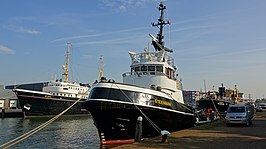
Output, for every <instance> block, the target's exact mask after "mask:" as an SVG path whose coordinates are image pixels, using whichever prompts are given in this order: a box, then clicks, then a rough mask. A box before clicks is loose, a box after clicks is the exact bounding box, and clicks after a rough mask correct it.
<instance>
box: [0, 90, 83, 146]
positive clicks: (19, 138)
mask: <svg viewBox="0 0 266 149" xmlns="http://www.w3.org/2000/svg"><path fill="white" fill-rule="evenodd" d="M85 93H86V92H85ZM85 93H84V94H85ZM81 99H82V98H79V99H78V100H76V101H75V102H74V103H73V104H72V105H71V106H69V107H68V108H67V109H65V110H64V111H63V112H61V113H59V114H58V115H56V116H54V117H53V118H51V119H50V120H48V121H46V122H45V123H43V124H42V125H40V126H38V127H36V128H34V129H32V130H31V131H29V132H27V133H24V134H22V135H21V136H19V137H17V138H15V139H13V140H11V141H9V142H7V143H5V144H2V145H1V146H0V148H3V149H7V148H10V147H11V146H13V145H15V144H17V143H19V142H21V141H23V140H25V139H27V138H28V137H30V136H32V135H33V134H35V133H37V132H38V131H40V130H42V129H43V128H45V127H47V126H48V125H49V124H51V123H52V122H54V121H55V120H57V119H58V118H59V117H60V116H62V115H63V114H64V113H66V112H67V111H68V110H69V109H71V108H72V107H73V106H74V105H76V104H77V103H78V102H79V101H80V100H81Z"/></svg>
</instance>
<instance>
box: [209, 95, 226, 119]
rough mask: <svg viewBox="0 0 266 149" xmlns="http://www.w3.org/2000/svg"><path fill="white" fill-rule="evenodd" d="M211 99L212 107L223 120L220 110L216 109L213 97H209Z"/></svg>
mask: <svg viewBox="0 0 266 149" xmlns="http://www.w3.org/2000/svg"><path fill="white" fill-rule="evenodd" d="M211 100H212V104H213V107H214V109H215V111H216V112H217V114H218V116H219V117H220V118H221V119H223V120H225V119H224V118H223V117H222V115H221V114H220V112H219V111H218V109H217V107H216V105H215V103H214V101H213V99H211Z"/></svg>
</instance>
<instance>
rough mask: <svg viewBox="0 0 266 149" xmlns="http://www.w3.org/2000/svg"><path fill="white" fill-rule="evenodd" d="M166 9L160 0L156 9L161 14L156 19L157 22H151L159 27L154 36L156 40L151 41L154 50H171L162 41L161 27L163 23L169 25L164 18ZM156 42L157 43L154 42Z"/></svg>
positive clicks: (168, 21)
mask: <svg viewBox="0 0 266 149" xmlns="http://www.w3.org/2000/svg"><path fill="white" fill-rule="evenodd" d="M165 9H166V6H165V5H164V4H163V2H162V1H161V3H160V4H159V7H158V10H159V11H160V13H161V15H160V17H159V19H158V22H157V23H156V24H155V23H154V22H153V23H152V26H157V27H158V28H159V32H158V34H157V37H156V39H157V40H156V41H153V43H152V44H153V46H154V48H155V49H156V51H161V50H165V51H168V52H173V51H172V50H171V49H168V48H166V47H164V42H163V38H164V36H163V27H164V25H167V24H169V25H170V20H167V21H166V20H164V10H165ZM156 42H157V43H156Z"/></svg>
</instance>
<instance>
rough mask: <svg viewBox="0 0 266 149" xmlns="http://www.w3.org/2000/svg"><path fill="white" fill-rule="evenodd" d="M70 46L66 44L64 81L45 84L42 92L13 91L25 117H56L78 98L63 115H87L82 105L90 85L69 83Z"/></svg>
mask: <svg viewBox="0 0 266 149" xmlns="http://www.w3.org/2000/svg"><path fill="white" fill-rule="evenodd" d="M70 46H71V44H70V43H68V47H67V52H66V64H65V65H64V66H63V70H64V73H63V74H62V75H63V76H65V80H62V79H59V80H54V81H50V82H46V83H45V84H44V86H43V88H42V91H33V90H25V89H16V88H15V89H13V91H14V92H15V93H16V95H17V98H18V101H19V104H20V107H21V108H22V111H23V112H24V115H25V116H45V115H57V114H59V113H60V112H62V111H64V110H65V109H67V108H68V107H69V106H71V105H72V104H73V103H74V102H76V101H77V100H78V99H80V98H81V100H80V101H79V102H78V103H77V104H76V105H75V106H73V107H72V108H71V109H69V110H68V111H67V112H66V113H65V114H66V115H68V114H83V113H89V112H88V110H87V109H86V108H84V103H85V101H86V99H87V98H88V90H89V89H90V85H89V84H82V83H75V82H69V77H68V65H69V57H70Z"/></svg>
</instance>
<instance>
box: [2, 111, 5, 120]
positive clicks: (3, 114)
mask: <svg viewBox="0 0 266 149" xmlns="http://www.w3.org/2000/svg"><path fill="white" fill-rule="evenodd" d="M2 118H5V109H2Z"/></svg>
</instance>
